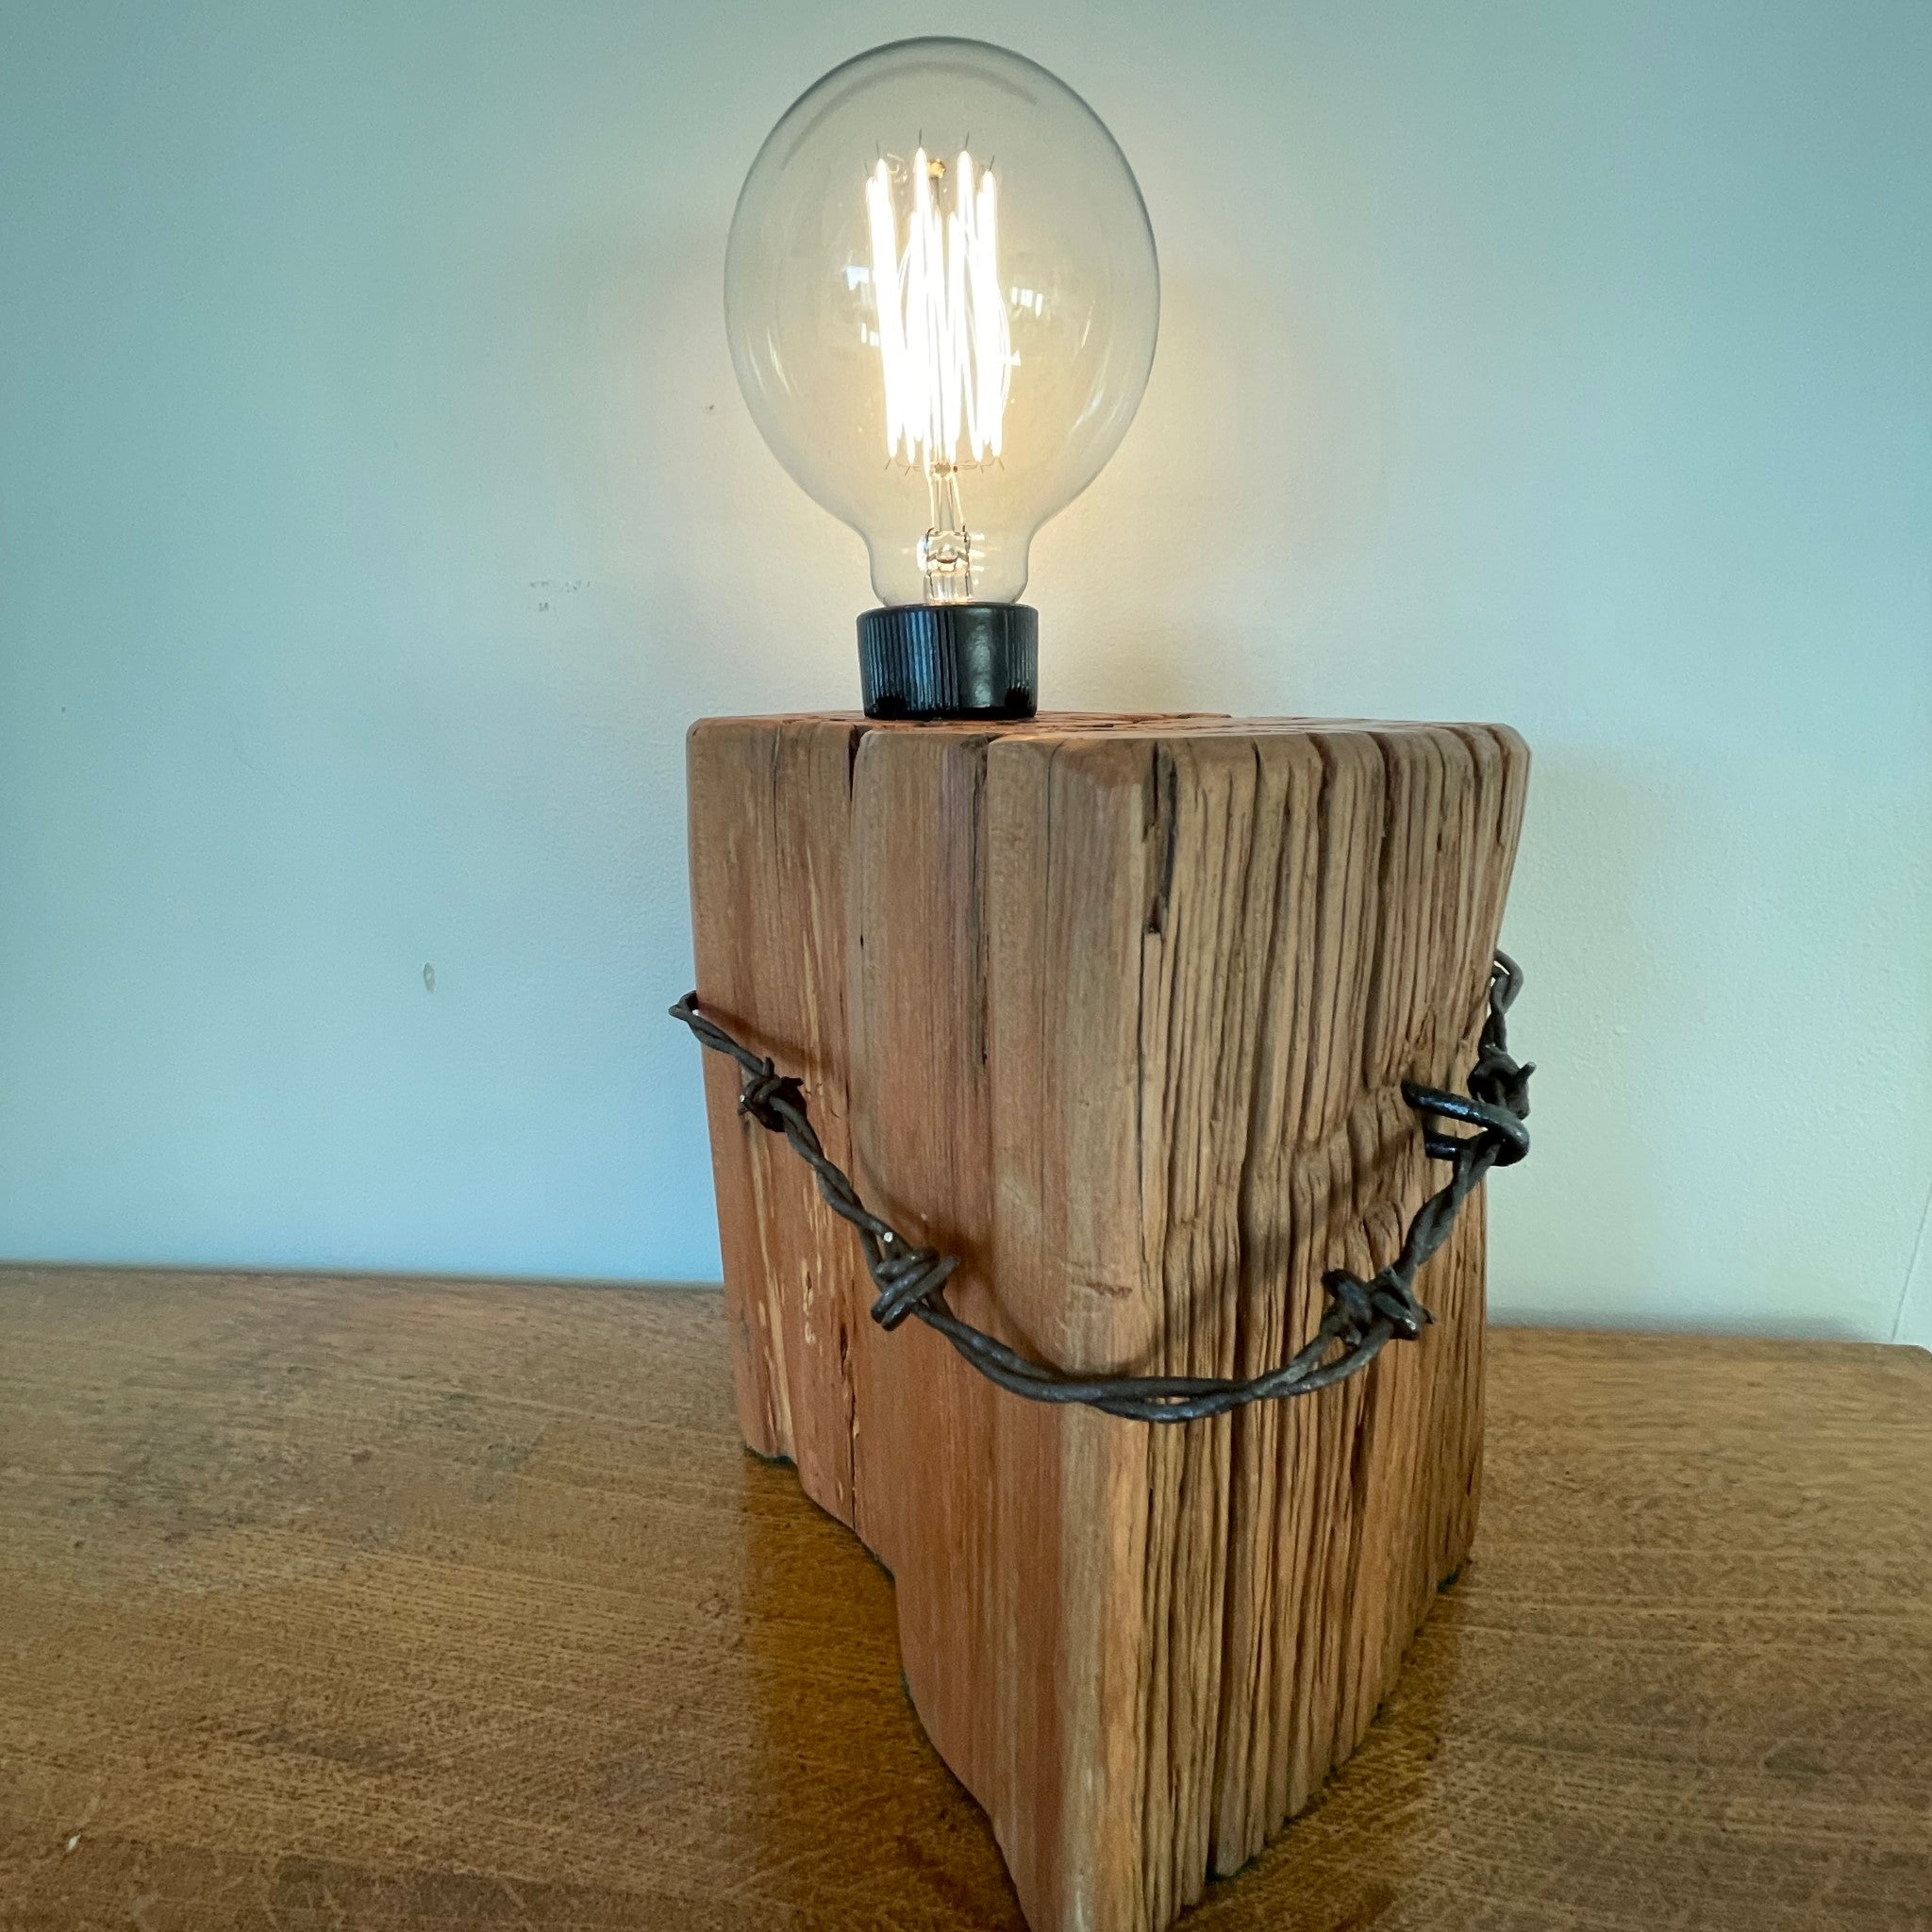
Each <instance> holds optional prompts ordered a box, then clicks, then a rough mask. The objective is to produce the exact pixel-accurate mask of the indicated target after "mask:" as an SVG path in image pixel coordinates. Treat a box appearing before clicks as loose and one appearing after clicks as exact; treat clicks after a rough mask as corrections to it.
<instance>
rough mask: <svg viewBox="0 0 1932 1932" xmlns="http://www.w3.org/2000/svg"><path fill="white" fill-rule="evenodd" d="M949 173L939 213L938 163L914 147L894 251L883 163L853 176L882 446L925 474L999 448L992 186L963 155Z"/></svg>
mask: <svg viewBox="0 0 1932 1932" xmlns="http://www.w3.org/2000/svg"><path fill="white" fill-rule="evenodd" d="M952 173H953V182H952V197H951V198H952V207H951V208H948V209H945V210H944V211H943V212H941V198H940V195H936V194H935V192H934V183H935V180H939V181H941V182H942V181H943V179H944V176H945V174H946V166H945V163H944V162H942V161H929V160H928V159H927V158H926V153H925V150H924V148H921V149H920V150H919V151H918V153H917V154H915V155H914V156H913V158H912V183H911V187H912V207H911V208H910V210H909V211H908V218H907V227H906V242H905V246H904V248H903V249H902V248H901V246H900V242H899V210H898V209H897V208H895V207H894V206H893V200H892V186H891V176H890V175H889V174H888V172H887V167H886V163H885V161H884V160H883V159H881V160H880V162H879V164H878V166H877V167H876V168H875V169H874V171H873V173H872V175H871V178H870V179H868V181H867V182H866V184H865V207H866V215H867V218H868V222H869V225H870V227H871V231H872V286H873V294H874V306H875V308H876V310H877V316H878V346H879V367H880V373H881V374H882V375H883V376H884V378H885V389H886V454H887V456H888V457H889V458H897V459H898V460H901V461H904V462H908V463H918V464H921V465H923V466H924V469H925V470H926V472H927V473H928V474H929V475H930V474H931V473H932V472H933V471H935V470H940V471H944V470H950V469H952V468H954V467H955V466H956V465H958V463H960V462H961V461H964V460H968V459H969V458H968V457H967V456H966V454H965V452H970V460H971V461H973V462H975V463H981V462H985V461H986V460H987V459H988V458H992V457H997V456H998V455H999V454H1000V448H1001V443H1002V441H1003V437H1004V433H1005V425H1006V413H1007V391H1008V385H1009V383H1010V381H1011V376H1012V342H1011V338H1010V336H1009V334H1008V327H1007V305H1006V300H1005V297H1004V295H1003V294H1002V291H1001V289H1000V276H999V236H998V216H999V192H998V190H997V188H996V187H995V186H994V183H993V177H992V175H991V172H990V171H989V170H986V169H982V168H977V167H975V165H974V159H973V157H972V156H971V155H970V154H967V153H965V152H963V151H962V152H961V153H960V155H959V157H958V160H956V161H955V162H954V163H953V170H952ZM943 192H944V190H943V188H941V195H942V194H943ZM962 440H963V449H962Z"/></svg>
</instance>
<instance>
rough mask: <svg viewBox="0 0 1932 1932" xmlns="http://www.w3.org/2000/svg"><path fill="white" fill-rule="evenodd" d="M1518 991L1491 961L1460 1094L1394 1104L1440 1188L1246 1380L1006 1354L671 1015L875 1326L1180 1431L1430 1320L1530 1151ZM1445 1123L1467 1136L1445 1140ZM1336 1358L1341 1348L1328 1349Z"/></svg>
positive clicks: (734, 1047) (716, 1032) (719, 1045)
mask: <svg viewBox="0 0 1932 1932" xmlns="http://www.w3.org/2000/svg"><path fill="white" fill-rule="evenodd" d="M1522 988H1523V970H1522V968H1521V967H1519V966H1518V965H1517V964H1516V962H1515V960H1513V959H1512V958H1510V957H1509V956H1508V954H1507V953H1503V952H1499V953H1497V955H1496V957H1495V959H1494V962H1493V963H1492V964H1491V968H1490V991H1489V1012H1488V1015H1487V1017H1486V1018H1485V1020H1484V1022H1483V1029H1482V1033H1481V1036H1480V1039H1479V1041H1478V1043H1477V1049H1476V1060H1475V1065H1474V1067H1473V1068H1472V1069H1471V1070H1470V1074H1469V1083H1468V1084H1469V1091H1468V1093H1467V1094H1461V1093H1449V1092H1445V1091H1442V1090H1441V1089H1439V1088H1434V1087H1419V1086H1417V1085H1415V1084H1414V1083H1413V1082H1411V1081H1404V1082H1403V1087H1402V1097H1403V1099H1404V1100H1405V1101H1406V1102H1407V1104H1408V1106H1409V1107H1410V1108H1412V1109H1413V1110H1414V1112H1415V1114H1416V1116H1417V1118H1418V1120H1419V1121H1420V1122H1421V1124H1422V1129H1423V1146H1424V1150H1425V1151H1426V1153H1427V1154H1428V1156H1429V1158H1431V1159H1432V1160H1440V1161H1443V1162H1446V1163H1447V1164H1448V1167H1449V1179H1448V1182H1447V1184H1446V1185H1445V1186H1443V1187H1442V1188H1441V1189H1440V1190H1439V1191H1437V1192H1436V1193H1433V1194H1431V1195H1430V1196H1429V1197H1428V1199H1427V1200H1425V1201H1424V1203H1423V1204H1422V1206H1421V1207H1420V1208H1417V1209H1416V1211H1415V1214H1414V1215H1413V1216H1412V1217H1411V1219H1410V1221H1409V1224H1408V1230H1407V1234H1406V1235H1405V1237H1404V1239H1403V1242H1402V1247H1401V1250H1400V1252H1399V1253H1398V1254H1397V1255H1396V1257H1395V1258H1394V1259H1393V1260H1392V1261H1391V1262H1390V1263H1389V1265H1388V1266H1387V1267H1386V1268H1382V1269H1378V1270H1377V1271H1376V1273H1375V1274H1373V1275H1371V1276H1370V1277H1369V1278H1368V1279H1367V1280H1366V1281H1365V1280H1363V1279H1362V1278H1361V1277H1360V1276H1359V1275H1356V1274H1350V1273H1349V1272H1348V1270H1346V1269H1345V1268H1334V1269H1330V1270H1329V1272H1328V1273H1327V1274H1324V1276H1323V1277H1322V1286H1323V1287H1324V1289H1325V1290H1326V1291H1327V1293H1328V1308H1327V1311H1326V1313H1325V1314H1324V1316H1323V1318H1322V1321H1321V1324H1320V1325H1319V1326H1318V1327H1317V1328H1316V1330H1315V1332H1314V1335H1313V1336H1312V1337H1311V1338H1310V1339H1309V1341H1308V1342H1307V1346H1306V1347H1304V1348H1302V1349H1300V1350H1298V1351H1297V1352H1296V1353H1295V1354H1294V1355H1292V1356H1291V1357H1289V1359H1288V1360H1287V1361H1285V1362H1283V1363H1281V1364H1280V1366H1279V1367H1277V1368H1273V1369H1269V1370H1267V1371H1265V1372H1264V1373H1262V1374H1258V1375H1252V1376H1249V1377H1247V1378H1245V1379H1240V1380H1237V1379H1230V1378H1227V1377H1224V1376H1219V1375H1079V1374H1069V1373H1068V1372H1066V1371H1065V1370H1062V1369H1056V1368H1053V1367H1050V1366H1049V1365H1047V1364H1046V1363H1043V1362H1036V1361H1032V1360H1030V1359H1029V1358H1028V1357H1025V1356H1023V1355H1021V1354H1019V1353H1017V1352H1016V1351H1015V1350H1013V1349H1011V1348H1008V1346H1007V1344H1006V1343H1005V1342H1003V1341H997V1340H996V1339H995V1338H994V1337H992V1336H991V1335H989V1334H987V1333H986V1331H985V1330H984V1329H982V1328H975V1327H974V1325H973V1324H971V1323H970V1322H965V1321H961V1320H960V1318H959V1317H958V1315H957V1314H955V1313H954V1312H953V1310H952V1308H951V1307H949V1306H948V1305H947V1302H946V1293H945V1288H946V1282H947V1280H948V1278H949V1277H950V1276H951V1275H952V1274H953V1272H954V1270H955V1269H957V1268H958V1265H959V1258H958V1256H957V1255H942V1254H941V1253H940V1252H939V1251H938V1250H937V1249H934V1248H927V1247H921V1246H919V1245H918V1244H917V1243H915V1242H912V1241H908V1240H907V1239H906V1237H905V1236H904V1235H902V1234H901V1233H899V1231H898V1230H897V1229H896V1228H894V1227H892V1226H891V1225H890V1224H888V1223H886V1222H885V1221H882V1220H881V1219H880V1218H879V1217H878V1216H877V1215H876V1214H874V1212H873V1211H872V1209H871V1208H868V1207H867V1206H866V1205H865V1203H864V1202H863V1201H862V1200H860V1199H859V1196H858V1189H856V1188H855V1187H854V1186H853V1185H852V1181H851V1179H850V1177H849V1176H848V1175H847V1174H845V1172H844V1170H843V1169H841V1167H840V1166H839V1165H838V1163H837V1162H836V1161H834V1160H833V1159H831V1158H830V1157H829V1156H828V1155H827V1154H826V1153H825V1150H824V1147H823V1146H822V1145H821V1144H820V1142H819V1137H818V1133H817V1131H816V1130H815V1129H814V1127H813V1126H812V1124H811V1121H810V1118H809V1116H808V1113H807V1111H806V1100H805V1090H804V1088H803V1087H802V1086H801V1085H800V1084H799V1082H798V1081H797V1079H796V1078H794V1077H793V1076H791V1075H790V1074H780V1073H778V1072H777V1071H776V1069H775V1068H774V1066H773V1064H772V1062H771V1060H769V1059H768V1058H763V1057H762V1056H760V1055H758V1054H755V1053H753V1052H752V1051H751V1050H750V1048H749V1047H746V1046H744V1045H742V1044H741V1042H740V1041H736V1040H734V1039H733V1038H732V1037H731V1035H730V1034H729V1033H727V1032H726V1031H725V1030H724V1027H722V1026H720V1025H719V1024H718V1023H717V1022H716V1021H715V1020H712V1019H710V1018H708V1016H707V1015H706V1014H704V1013H703V1012H701V1011H700V1010H699V1008H698V996H697V994H696V993H694V992H691V993H687V994H686V995H685V996H684V998H683V999H681V1000H679V1001H678V1003H677V1004H676V1005H675V1007H673V1008H671V1009H670V1010H671V1017H672V1018H673V1019H674V1020H681V1021H683V1023H684V1024H686V1025H687V1026H689V1027H690V1028H691V1032H692V1033H693V1034H694V1035H696V1037H697V1039H698V1041H699V1042H700V1043H701V1044H702V1045H704V1046H706V1047H708V1048H709V1049H710V1051H711V1052H713V1053H722V1054H724V1055H726V1056H727V1057H728V1058H731V1059H733V1060H735V1061H736V1062H737V1063H738V1067H739V1069H740V1072H741V1074H742V1075H743V1079H742V1082H741V1088H740V1091H739V1096H738V1110H739V1112H740V1113H741V1114H744V1115H747V1116H749V1118H751V1119H752V1120H755V1121H756V1122H757V1123H758V1125H759V1126H761V1127H763V1128H764V1129H765V1130H766V1131H767V1132H768V1133H774V1134H782V1135H783V1136H784V1137H785V1139H786V1141H787V1142H788V1143H789V1144H790V1145H791V1149H792V1151H793V1152H794V1153H795V1154H796V1155H797V1156H798V1158H800V1159H801V1160H803V1161H804V1162H805V1164H806V1165H807V1166H808V1168H810V1170H811V1171H812V1174H813V1175H814V1176H815V1177H816V1178H817V1181H818V1185H819V1192H820V1194H821V1195H822V1196H823V1197H824V1203H825V1206H826V1207H827V1208H830V1209H831V1210H832V1212H833V1213H834V1214H836V1215H838V1216H839V1217H840V1219H841V1220H842V1221H845V1222H848V1223H850V1224H851V1225H852V1227H853V1229H854V1231H855V1232H856V1233H857V1235H858V1244H859V1247H860V1249H861V1250H862V1251H863V1253H864V1256H865V1269H866V1273H867V1274H869V1275H870V1276H871V1277H872V1282H873V1286H874V1289H875V1290H876V1291H877V1298H876V1299H875V1300H874V1303H873V1305H872V1318H873V1320H874V1322H876V1323H877V1324H879V1325H880V1327H882V1328H886V1329H889V1330H890V1329H892V1328H896V1327H897V1326H898V1325H899V1324H900V1323H901V1322H903V1321H904V1320H905V1319H906V1318H907V1316H908V1315H912V1316H915V1317H917V1318H918V1320H920V1321H922V1322H924V1324H925V1325H926V1326H927V1327H928V1328H932V1329H936V1330H937V1331H938V1332H939V1333H940V1334H941V1335H943V1336H944V1337H945V1338H946V1340H947V1341H949V1342H951V1343H952V1345H953V1346H954V1347H955V1348H956V1349H957V1350H958V1352H959V1354H960V1355H962V1356H963V1357H965V1358H966V1360H967V1361H969V1362H970V1363H972V1365H973V1366H974V1368H975V1369H977V1370H978V1371H979V1373H980V1374H983V1375H984V1376H986V1377H987V1379H988V1380H989V1381H991V1382H994V1383H997V1384H998V1386H999V1387H1000V1388H1002V1389H1005V1390H1008V1391H1010V1392H1011V1393H1013V1394H1015V1395H1020V1396H1024V1397H1025V1398H1026V1400H1028V1401H1029V1402H1061V1403H1069V1402H1071V1403H1081V1404H1084V1405H1085V1406H1087V1407H1090V1408H1097V1409H1099V1410H1101V1411H1102V1412H1103V1413H1104V1414H1107V1415H1113V1416H1121V1417H1124V1418H1125V1419H1126V1420H1128V1421H1131V1422H1145V1423H1189V1422H1199V1421H1202V1420H1203V1419H1205V1418H1206V1417H1208V1416H1216V1415H1225V1414H1226V1413H1227V1412H1228V1411H1229V1410H1230V1409H1234V1408H1240V1407H1242V1406H1243V1405H1244V1404H1247V1403H1250V1402H1274V1401H1279V1400H1281V1399H1283V1398H1285V1397H1289V1396H1294V1395H1310V1394H1313V1393H1314V1391H1316V1390H1318V1389H1328V1388H1332V1387H1333V1386H1334V1385H1335V1384H1336V1383H1337V1382H1341V1381H1344V1380H1346V1379H1347V1378H1348V1377H1349V1376H1350V1375H1355V1374H1360V1373H1361V1371H1362V1370H1363V1369H1365V1368H1367V1367H1368V1365H1369V1364H1370V1363H1371V1362H1372V1361H1374V1359H1375V1357H1377V1356H1378V1355H1380V1354H1381V1352H1382V1351H1383V1349H1384V1348H1386V1347H1387V1346H1388V1344H1389V1343H1390V1342H1391V1341H1397V1340H1401V1341H1414V1340H1415V1339H1416V1337H1418V1336H1419V1335H1421V1333H1422V1332H1423V1329H1424V1327H1425V1326H1426V1325H1427V1324H1429V1323H1430V1322H1431V1321H1432V1320H1433V1319H1434V1318H1433V1317H1432V1316H1431V1315H1430V1313H1429V1311H1428V1309H1427V1308H1425V1307H1424V1306H1423V1305H1422V1303H1421V1302H1420V1301H1418V1300H1417V1299H1416V1295H1415V1278H1416V1275H1417V1274H1418V1272H1419V1271H1420V1270H1421V1268H1422V1266H1423V1264H1424V1262H1425V1261H1427V1260H1428V1258H1429V1257H1430V1256H1432V1255H1433V1254H1435V1252H1436V1251H1437V1249H1439V1248H1440V1247H1441V1245H1442V1243H1443V1242H1444V1241H1447V1240H1448V1238H1449V1230H1450V1229H1451V1228H1452V1227H1453V1226H1454V1225H1455V1224H1456V1217H1457V1214H1459V1213H1460V1212H1461V1210H1462V1206H1463V1203H1464V1202H1465V1201H1467V1200H1468V1199H1469V1197H1470V1195H1471V1194H1473V1193H1474V1191H1475V1190H1476V1189H1477V1188H1478V1187H1479V1186H1481V1184H1482V1181H1483V1178H1484V1176H1485V1175H1486V1174H1489V1172H1490V1170H1491V1168H1496V1167H1513V1166H1514V1165H1515V1164H1516V1163H1517V1162H1518V1161H1519V1160H1521V1159H1523V1158H1524V1156H1525V1155H1526V1154H1527V1153H1528V1152H1529V1128H1528V1126H1527V1125H1526V1124H1525V1123H1526V1122H1527V1120H1528V1118H1529V1076H1530V1074H1532V1073H1533V1072H1534V1071H1535V1069H1534V1068H1533V1067H1530V1066H1519V1065H1517V1063H1516V1061H1515V1060H1513V1059H1512V1058H1510V1056H1509V1045H1508V1031H1507V1024H1506V1022H1507V1014H1508V1011H1509V1008H1510V1007H1511V1006H1512V1005H1514V1004H1515V1000H1516V995H1517V993H1518V992H1519V991H1522ZM1445 1124H1456V1125H1458V1126H1463V1127H1468V1128H1471V1129H1473V1131H1472V1132H1470V1133H1467V1134H1453V1133H1450V1132H1449V1131H1447V1126H1446V1125H1445ZM1338 1349H1339V1351H1340V1352H1339V1353H1332V1354H1331V1351H1335V1350H1338Z"/></svg>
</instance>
